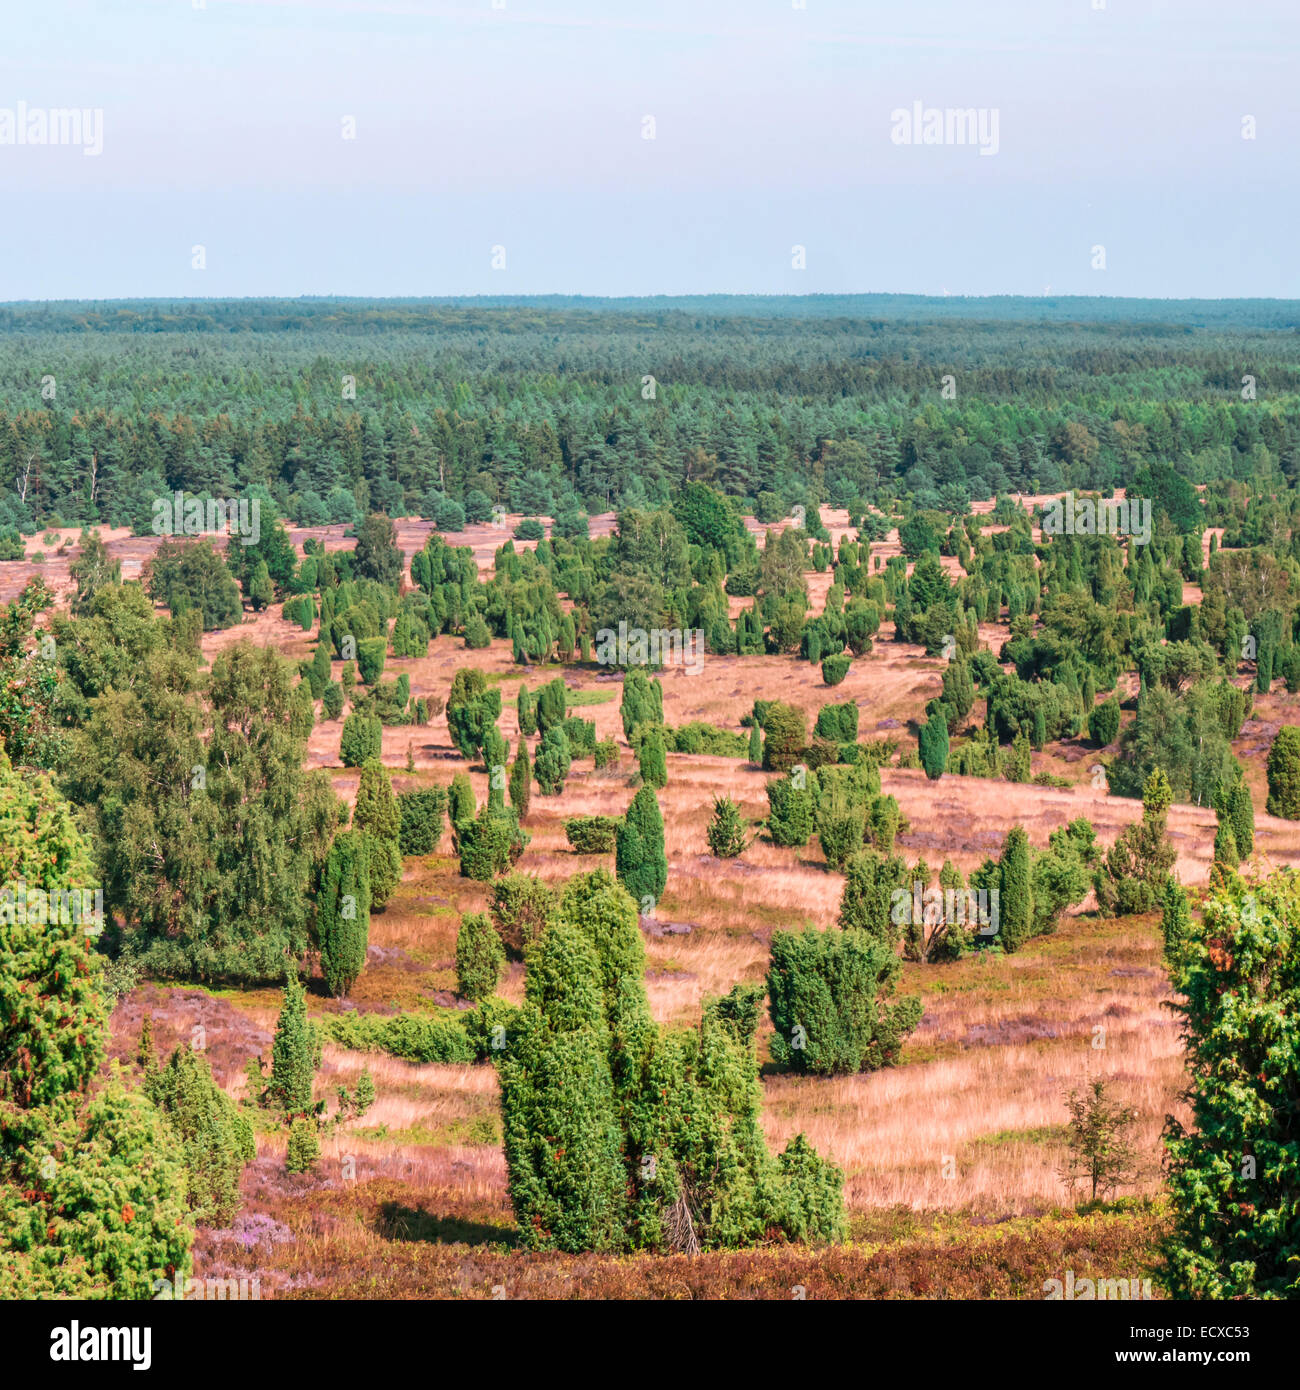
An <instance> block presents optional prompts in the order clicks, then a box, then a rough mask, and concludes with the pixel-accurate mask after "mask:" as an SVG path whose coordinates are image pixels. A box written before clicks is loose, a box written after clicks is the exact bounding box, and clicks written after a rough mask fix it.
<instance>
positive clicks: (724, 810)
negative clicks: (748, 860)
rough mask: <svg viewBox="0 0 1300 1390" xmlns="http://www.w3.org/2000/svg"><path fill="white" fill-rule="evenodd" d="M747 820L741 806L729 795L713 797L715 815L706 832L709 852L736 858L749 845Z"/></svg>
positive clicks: (725, 857)
mask: <svg viewBox="0 0 1300 1390" xmlns="http://www.w3.org/2000/svg"><path fill="white" fill-rule="evenodd" d="M747 829H748V826H747V822H746V821H745V818H744V816H742V815H741V813H740V807H739V806H737V805H736V803H735V802H734V801H733V800H732V799H731V798H730V797H729V796H715V797H714V798H713V816H712V819H711V820H710V821H709V827H708V830H707V831H706V832H705V833H706V835H707V838H708V841H709V852H710V853H711V854H713V855H714V856H715V857H716V858H718V859H734V858H736V856H737V855H740V854H744V852H745V850H746V848H747V847H748V845H749V835H748V834H747Z"/></svg>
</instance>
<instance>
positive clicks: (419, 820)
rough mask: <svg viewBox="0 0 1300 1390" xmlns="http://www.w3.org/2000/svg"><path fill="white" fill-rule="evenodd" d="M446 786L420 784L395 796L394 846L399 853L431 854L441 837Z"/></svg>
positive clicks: (444, 812) (445, 806)
mask: <svg viewBox="0 0 1300 1390" xmlns="http://www.w3.org/2000/svg"><path fill="white" fill-rule="evenodd" d="M446 812H447V788H446V787H421V788H419V789H418V790H416V791H410V792H403V793H402V794H401V795H400V796H399V797H398V798H397V813H398V816H399V819H400V826H399V830H398V848H399V849H400V850H401V852H402V853H403V854H432V853H433V852H434V850H436V849H437V848H438V842H439V841H440V840H441V839H442V824H443V816H444V815H445V814H446Z"/></svg>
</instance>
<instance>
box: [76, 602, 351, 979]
mask: <svg viewBox="0 0 1300 1390" xmlns="http://www.w3.org/2000/svg"><path fill="white" fill-rule="evenodd" d="M101 597H102V596H101ZM298 701H299V697H298V695H297V693H296V691H295V687H294V684H293V673H292V671H291V668H290V667H289V666H288V664H287V663H286V662H284V661H283V660H282V659H281V658H280V657H279V656H278V655H277V654H276V653H275V651H274V650H272V649H270V648H261V647H253V646H252V645H250V644H248V643H244V642H240V643H236V644H234V645H233V646H229V647H227V648H225V649H224V650H223V651H222V652H221V653H220V655H218V656H217V657H216V659H215V660H214V661H213V663H212V670H211V672H210V674H209V675H208V676H207V678H206V680H204V681H202V682H200V680H199V677H198V673H197V671H196V669H195V667H194V665H193V662H192V658H191V657H190V656H189V655H188V654H184V655H183V654H181V653H179V652H175V651H172V652H169V653H165V654H159V655H158V656H156V657H155V658H154V659H153V660H151V661H148V662H146V663H145V666H144V669H143V670H142V671H140V672H139V673H138V677H137V680H136V682H135V684H134V685H133V687H132V688H131V689H129V690H123V691H116V690H115V691H112V692H109V693H107V694H105V695H104V696H102V697H100V698H99V699H97V700H96V701H95V703H94V706H93V712H92V714H91V716H90V718H89V719H88V721H87V722H86V723H85V724H84V725H83V726H82V727H81V728H80V729H79V730H78V731H77V735H76V741H75V742H76V757H75V760H74V761H73V762H72V764H71V765H70V767H69V769H68V776H67V782H68V787H69V791H70V793H71V795H72V796H73V797H74V798H75V800H76V801H77V802H78V803H79V804H81V805H82V806H84V807H85V808H86V811H85V814H86V817H87V821H88V823H89V824H90V825H91V826H92V827H93V830H94V836H95V843H96V854H97V858H98V861H99V874H100V877H101V881H102V882H103V885H104V898H105V903H106V906H107V907H108V908H109V909H110V910H111V911H113V912H115V913H116V914H118V915H119V916H120V917H121V919H122V921H123V923H124V937H125V942H124V949H125V952H126V954H127V955H128V956H130V957H133V958H135V959H136V960H138V962H139V964H140V965H141V967H142V968H143V969H146V970H147V971H148V972H149V973H150V974H152V975H153V976H154V977H155V978H160V979H176V978H181V979H194V978H199V979H206V980H215V979H234V980H246V981H271V980H276V979H279V978H282V977H283V973H284V966H285V961H286V959H287V958H288V959H292V958H296V957H298V956H300V955H301V954H302V953H303V952H304V951H305V950H306V949H307V945H308V937H309V931H310V927H311V890H312V887H313V886H314V884H315V881H316V875H317V873H318V870H319V867H320V865H321V864H322V863H323V862H324V858H325V855H326V853H327V852H328V849H329V844H330V841H331V839H332V838H333V834H334V830H335V828H336V827H337V825H338V821H339V809H340V808H339V803H338V799H337V798H336V797H335V795H334V792H333V789H332V788H331V786H330V779H329V775H328V773H325V772H314V773H307V772H305V771H304V769H303V763H304V760H305V753H306V739H305V736H304V733H303V731H302V728H301V726H300V724H299V703H298ZM163 730H165V731H166V736H165V737H164V736H160V733H161V731H163ZM142 864H148V866H149V867H148V872H142V871H141V865H142ZM199 866H201V868H200V867H199Z"/></svg>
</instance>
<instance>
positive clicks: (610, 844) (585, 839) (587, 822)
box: [564, 816, 618, 854]
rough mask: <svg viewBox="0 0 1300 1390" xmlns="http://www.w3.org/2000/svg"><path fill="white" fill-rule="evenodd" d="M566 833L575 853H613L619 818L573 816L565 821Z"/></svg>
mask: <svg viewBox="0 0 1300 1390" xmlns="http://www.w3.org/2000/svg"><path fill="white" fill-rule="evenodd" d="M564 834H565V838H566V839H567V840H568V842H569V846H570V848H571V849H572V850H573V852H574V854H611V853H612V852H613V850H614V843H615V840H616V839H617V836H618V819H617V817H615V816H571V817H570V818H569V819H568V820H566V821H565V822H564Z"/></svg>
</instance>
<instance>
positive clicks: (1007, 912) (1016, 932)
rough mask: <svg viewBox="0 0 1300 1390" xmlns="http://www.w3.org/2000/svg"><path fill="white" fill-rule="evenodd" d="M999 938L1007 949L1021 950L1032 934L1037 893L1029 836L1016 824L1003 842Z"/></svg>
mask: <svg viewBox="0 0 1300 1390" xmlns="http://www.w3.org/2000/svg"><path fill="white" fill-rule="evenodd" d="M998 869H999V872H998V890H999V892H998V920H999V930H998V941H999V942H1000V943H1001V945H1002V949H1003V950H1004V951H1018V950H1019V949H1020V947H1021V946H1022V945H1024V943H1025V941H1026V940H1027V939H1028V937H1029V928H1030V924H1031V922H1032V921H1033V907H1034V905H1033V894H1032V891H1031V887H1030V876H1029V836H1028V835H1027V834H1026V833H1025V828H1024V826H1021V825H1013V826H1012V827H1011V829H1010V830H1009V831H1007V838H1006V839H1005V841H1003V844H1002V858H1001V860H1000V861H999V866H998Z"/></svg>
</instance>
